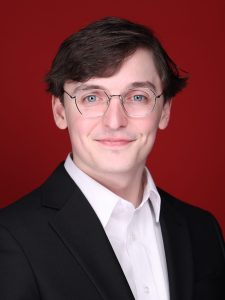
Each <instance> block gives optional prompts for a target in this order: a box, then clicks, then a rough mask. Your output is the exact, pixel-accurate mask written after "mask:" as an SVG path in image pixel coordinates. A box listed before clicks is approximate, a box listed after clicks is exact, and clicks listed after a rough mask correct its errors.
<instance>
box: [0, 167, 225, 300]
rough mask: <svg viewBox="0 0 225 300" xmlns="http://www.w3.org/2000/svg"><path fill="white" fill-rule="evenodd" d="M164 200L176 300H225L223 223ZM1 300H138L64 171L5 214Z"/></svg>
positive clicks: (1, 216)
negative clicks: (221, 226)
mask: <svg viewBox="0 0 225 300" xmlns="http://www.w3.org/2000/svg"><path fill="white" fill-rule="evenodd" d="M160 195H161V198H162V210H161V216H160V223H161V228H162V234H163V240H164V246H165V252H166V259H167V267H168V274H169V286H170V297H171V300H192V299H199V300H200V299H201V300H224V299H225V292H224V291H225V255H224V242H223V239H222V235H221V232H220V230H219V227H218V225H217V222H216V221H215V219H214V218H213V217H212V216H211V215H210V214H209V213H207V212H205V211H203V210H200V209H198V208H195V207H193V206H190V205H188V204H185V203H183V202H181V201H178V200H176V199H175V198H173V197H172V196H170V195H168V194H167V193H165V192H163V191H160ZM106 201H107V199H106ZM0 299H2V300H40V299H42V300H75V299H83V300H97V299H98V300H101V299H105V300H132V299H134V297H133V295H132V292H131V290H130V288H129V286H128V283H127V281H126V278H125V276H124V274H123V272H122V270H121V267H120V265H119V263H118V261H117V258H116V256H115V254H114V252H113V250H112V247H111V245H110V243H109V241H108V239H107V236H106V234H105V232H104V229H103V227H102V225H101V223H100V221H99V220H98V218H97V216H96V214H95V212H94V211H93V209H92V208H91V206H90V205H89V203H88V201H87V200H86V198H85V197H84V195H83V194H82V192H81V191H80V190H79V188H78V187H77V186H76V185H75V184H74V182H73V181H72V179H71V178H70V177H69V175H68V174H67V173H66V171H65V169H64V167H63V164H61V165H60V166H59V167H58V168H57V169H56V170H55V172H54V173H53V174H52V175H51V176H50V177H49V179H48V180H47V181H46V182H45V183H44V184H43V185H42V186H41V187H40V188H38V189H37V190H35V191H33V192H32V193H31V194H29V195H27V196H25V197H24V198H22V199H21V200H20V201H17V202H16V203H14V204H13V205H10V206H9V207H7V208H4V209H2V210H1V212H0ZM155 300H157V299H155Z"/></svg>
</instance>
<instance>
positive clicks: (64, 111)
mask: <svg viewBox="0 0 225 300" xmlns="http://www.w3.org/2000/svg"><path fill="white" fill-rule="evenodd" d="M136 82H141V83H145V82H150V83H151V84H152V85H153V86H154V87H155V93H156V94H157V95H158V94H160V93H161V92H162V86H161V80H160V78H159V75H158V73H157V71H156V68H155V65H154V62H153V57H152V54H151V53H150V52H149V51H148V50H145V49H138V50H137V51H136V52H135V53H134V54H133V55H132V56H130V57H129V58H128V59H126V60H125V62H124V63H123V65H122V67H121V68H120V69H119V71H118V72H117V73H116V74H114V75H113V76H111V77H107V78H91V79H90V80H88V81H86V82H85V86H86V85H95V86H101V87H102V88H104V90H106V91H108V93H109V94H110V95H119V94H123V92H124V91H125V90H127V88H128V87H129V86H131V85H132V84H133V83H136ZM80 84H81V83H76V82H67V83H66V84H65V86H64V90H65V91H67V92H68V93H70V94H73V90H74V89H75V88H76V87H77V86H79V85H80ZM64 99H65V100H64V106H63V105H62V104H61V103H60V100H59V99H58V98H55V97H53V113H54V118H55V121H56V124H57V126H58V127H59V128H61V129H65V128H67V127H68V131H69V136H70V140H71V145H72V153H73V160H74V162H75V163H76V165H77V166H78V167H79V168H80V169H81V170H83V171H84V172H85V173H87V174H89V175H90V176H91V177H93V178H99V176H100V177H102V176H103V177H104V176H106V175H107V174H110V175H113V174H120V175H121V174H124V175H132V174H134V172H136V171H141V170H142V169H143V167H144V165H145V162H146V159H147V156H148V154H149V153H150V151H151V149H152V146H153V144H154V141H155V137H156V132H157V129H158V128H161V129H164V128H166V126H167V124H168V121H169V115H170V103H166V104H163V96H161V97H160V98H159V99H157V102H156V105H155V108H154V110H153V111H152V112H150V113H149V114H148V115H147V116H145V117H141V118H140V117H139V118H134V117H128V116H127V115H126V114H125V112H124V110H123V108H122V106H121V103H120V101H119V97H113V98H112V99H111V101H110V105H109V107H108V109H107V111H106V112H105V114H104V115H103V116H102V117H97V118H85V117H84V116H83V115H81V114H80V112H79V111H78V109H77V108H76V105H75V102H74V101H72V100H71V99H70V98H69V96H68V95H66V94H65V96H64Z"/></svg>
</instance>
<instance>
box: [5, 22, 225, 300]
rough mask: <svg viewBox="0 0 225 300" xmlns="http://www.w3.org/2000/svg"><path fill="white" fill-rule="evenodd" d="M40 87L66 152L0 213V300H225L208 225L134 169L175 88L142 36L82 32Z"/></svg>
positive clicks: (109, 27) (219, 245)
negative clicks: (66, 142)
mask: <svg viewBox="0 0 225 300" xmlns="http://www.w3.org/2000/svg"><path fill="white" fill-rule="evenodd" d="M46 81H47V84H48V91H49V92H51V94H52V95H53V96H52V108H53V114H54V119H55V122H56V125H57V126H58V127H59V128H60V129H68V132H69V136H70V141H71V147H72V152H71V154H69V155H68V157H67V159H66V161H65V163H62V164H60V165H59V167H58V168H57V169H56V170H55V171H54V173H53V174H52V175H51V176H50V177H49V178H48V180H47V181H46V182H45V183H44V184H43V185H42V186H41V187H39V188H38V189H37V190H35V191H33V192H32V193H31V194H29V195H27V196H25V197H23V198H22V199H21V200H20V201H18V202H16V203H15V204H13V205H11V206H9V207H8V208H5V209H3V210H2V211H1V213H0V225H1V227H0V228H1V229H0V295H1V299H4V300H19V299H23V300H28V299H32V300H36V299H42V300H50V299H51V300H74V299H85V300H89V299H90V300H95V299H96V300H97V299H105V300H106V299H107V300H109V299H110V300H120V299H121V300H131V299H139V300H140V299H141V300H144V299H151V300H152V299H154V300H162V299H163V300H164V299H165V300H168V299H171V300H191V299H202V300H203V299H204V300H207V299H208V300H219V299H221V300H222V299H225V297H224V296H225V292H224V291H225V289H224V284H225V256H224V242H223V239H222V235H221V232H220V229H219V226H218V224H217V222H216V221H215V219H214V218H213V217H212V216H211V215H210V214H209V213H208V212H205V211H203V210H200V209H199V208H195V207H192V206H190V205H188V204H185V203H183V202H181V201H179V200H176V199H175V198H173V197H172V196H170V195H168V194H167V193H165V192H163V191H161V190H159V189H157V188H156V186H155V184H154V182H153V179H152V177H151V175H150V173H149V171H148V169H147V168H146V167H145V164H146V159H147V156H148V154H149V153H150V152H151V149H152V147H153V144H154V141H155V137H156V133H157V130H158V128H159V129H165V128H166V127H167V125H168V122H169V118H170V110H171V99H172V97H174V96H175V95H176V93H177V92H179V91H180V90H182V88H183V87H184V86H185V85H186V79H185V78H182V77H181V76H180V74H179V70H178V69H177V67H176V65H175V64H174V63H173V61H172V60H171V59H170V58H169V56H168V55H167V54H166V52H165V50H164V49H163V48H162V46H161V45H160V43H159V41H158V40H157V39H156V37H155V36H154V35H153V33H152V32H151V31H150V30H148V29H147V28H145V27H144V26H141V25H138V24H134V23H131V22H129V21H127V20H123V19H119V18H105V19H102V20H100V21H97V22H95V23H92V24H90V25H89V26H87V27H86V28H84V29H82V30H81V31H79V32H78V33H76V34H74V35H72V36H71V37H69V38H68V39H66V40H65V41H64V42H63V44H62V45H61V47H60V49H59V51H58V53H57V55H56V57H55V59H54V61H53V64H52V67H51V70H50V71H49V73H48V75H47V78H46Z"/></svg>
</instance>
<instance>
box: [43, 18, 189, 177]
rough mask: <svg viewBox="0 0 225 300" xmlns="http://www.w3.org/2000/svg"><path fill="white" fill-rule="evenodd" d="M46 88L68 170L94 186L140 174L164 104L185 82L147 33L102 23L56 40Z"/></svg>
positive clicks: (165, 118) (163, 118) (122, 23)
mask: <svg viewBox="0 0 225 300" xmlns="http://www.w3.org/2000/svg"><path fill="white" fill-rule="evenodd" d="M47 83H48V90H49V91H50V92H51V93H52V94H53V113H54V118H55V122H56V124H57V126H58V127H59V128H60V129H65V128H68V131H69V135H70V140H71V145H72V153H73V159H74V161H75V163H76V164H77V166H78V167H80V169H81V170H83V171H84V172H85V173H87V174H89V175H90V176H91V177H93V178H95V179H97V180H99V181H100V182H101V181H104V180H105V178H108V177H107V174H108V175H110V176H114V175H115V174H116V175H117V177H118V175H119V174H120V175H123V176H122V178H128V177H130V178H134V176H136V175H135V174H137V173H139V174H141V173H142V171H143V168H144V165H145V162H146V159H147V156H148V154H149V153H150V151H151V149H152V146H153V144H154V141H155V137H156V133H157V130H158V128H160V129H164V128H166V127H167V124H168V122H169V118H170V107H171V105H170V104H171V101H169V100H170V99H171V97H173V96H174V95H175V94H176V93H177V92H178V91H180V90H181V89H182V88H183V87H184V86H185V83H186V79H183V78H180V76H179V72H178V69H177V68H176V66H175V64H174V63H173V62H172V61H171V59H170V58H169V56H168V55H167V54H166V52H165V51H164V50H163V48H162V47H161V45H160V43H159V42H158V40H157V39H156V38H155V37H154V36H153V34H152V32H151V31H149V30H148V29H146V28H145V27H143V26H141V25H137V24H133V23H131V22H129V21H126V20H122V19H117V18H106V19H103V20H100V21H97V22H95V23H93V24H91V25H89V26H88V27H86V28H84V29H82V30H81V31H80V32H78V33H76V34H74V35H72V36H71V37H70V38H68V39H67V40H66V41H64V43H63V44H62V45H61V47H60V49H59V52H58V54H57V55H56V58H55V60H54V62H53V66H52V69H51V70H50V72H49V74H48V76H47ZM106 94H107V95H108V96H109V98H107V96H106V97H105V96H104V95H106ZM127 95H128V96H127ZM107 99H108V100H107ZM126 101H127V102H126ZM152 101H153V102H152ZM125 102H126V103H125ZM152 103H153V105H152ZM120 177H121V176H120Z"/></svg>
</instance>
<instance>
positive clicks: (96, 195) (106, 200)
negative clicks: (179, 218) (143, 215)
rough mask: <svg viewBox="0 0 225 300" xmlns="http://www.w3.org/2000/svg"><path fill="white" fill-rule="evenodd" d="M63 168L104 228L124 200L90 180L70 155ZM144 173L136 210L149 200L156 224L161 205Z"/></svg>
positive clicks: (156, 192)
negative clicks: (144, 182) (139, 201)
mask: <svg viewBox="0 0 225 300" xmlns="http://www.w3.org/2000/svg"><path fill="white" fill-rule="evenodd" d="M64 167H65V169H66V171H67V173H68V174H69V175H70V177H71V178H72V179H73V180H74V182H75V183H76V184H77V185H78V187H79V188H80V190H81V191H82V193H83V194H84V196H85V197H86V199H87V200H88V202H89V203H90V205H91V206H92V208H93V209H94V211H95V213H96V215H97V216H98V218H99V220H100V222H101V223H102V226H103V227H104V228H105V226H106V225H107V223H108V221H109V219H110V217H111V214H112V212H113V210H114V208H115V207H116V205H117V204H118V202H119V201H122V202H124V201H126V200H125V199H122V198H121V197H119V196H118V195H116V194H114V193H113V192H111V191H110V190H109V189H107V188H106V187H104V186H103V185H101V184H100V183H98V182H97V181H95V180H94V179H92V178H91V177H90V176H88V175H87V174H86V173H84V172H83V171H81V170H80V169H79V168H78V167H77V166H76V165H75V163H74V162H73V160H72V158H71V155H70V154H69V155H68V156H67V158H66V161H65V164H64ZM145 171H146V179H147V180H146V185H145V189H144V194H143V199H142V202H141V204H140V206H139V207H138V208H137V209H141V207H142V206H143V205H144V203H145V202H146V201H148V199H150V201H151V204H152V208H153V211H154V215H155V220H156V222H159V215H160V205H161V199H160V195H159V193H158V191H157V189H156V186H155V184H154V181H153V179H152V177H151V175H150V172H149V171H148V169H147V168H145ZM126 202H127V201H126Z"/></svg>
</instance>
